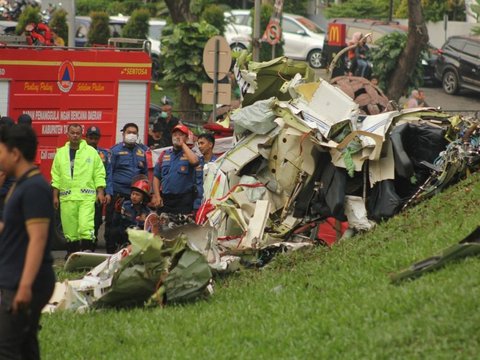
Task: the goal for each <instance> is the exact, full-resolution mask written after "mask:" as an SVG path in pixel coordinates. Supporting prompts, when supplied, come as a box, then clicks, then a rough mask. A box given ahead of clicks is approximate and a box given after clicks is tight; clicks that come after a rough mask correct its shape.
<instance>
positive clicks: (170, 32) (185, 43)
mask: <svg viewBox="0 0 480 360" xmlns="http://www.w3.org/2000/svg"><path fill="white" fill-rule="evenodd" d="M215 35H219V31H218V29H217V28H215V27H214V26H212V25H210V24H208V23H207V22H205V21H200V22H197V23H179V24H175V25H173V24H169V25H167V26H166V27H165V28H164V29H163V32H162V51H161V52H162V54H163V74H164V75H165V76H164V78H163V81H164V82H165V83H167V84H170V85H171V86H177V85H179V84H182V85H185V86H187V87H188V91H189V94H190V95H192V96H193V97H194V98H195V101H196V102H197V103H200V101H201V96H202V83H204V82H210V80H209V78H208V77H207V74H206V73H205V71H204V70H203V62H202V58H203V48H204V47H205V44H206V43H207V41H208V39H210V38H211V37H212V36H215Z"/></svg>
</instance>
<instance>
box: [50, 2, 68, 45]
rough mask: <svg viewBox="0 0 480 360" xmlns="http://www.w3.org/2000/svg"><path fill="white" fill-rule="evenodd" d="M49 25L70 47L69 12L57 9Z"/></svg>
mask: <svg viewBox="0 0 480 360" xmlns="http://www.w3.org/2000/svg"><path fill="white" fill-rule="evenodd" d="M48 25H49V26H50V28H51V29H52V30H53V31H55V33H56V34H57V36H59V37H61V38H62V39H63V41H65V44H66V45H68V44H67V43H68V24H67V11H66V10H65V9H63V8H60V9H56V10H55V11H54V12H53V15H52V19H51V20H50V22H49V23H48Z"/></svg>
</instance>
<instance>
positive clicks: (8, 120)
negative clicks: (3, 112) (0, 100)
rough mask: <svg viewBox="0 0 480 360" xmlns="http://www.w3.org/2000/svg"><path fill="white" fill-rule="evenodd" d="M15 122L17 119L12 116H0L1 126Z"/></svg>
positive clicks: (11, 124) (8, 125)
mask: <svg viewBox="0 0 480 360" xmlns="http://www.w3.org/2000/svg"><path fill="white" fill-rule="evenodd" d="M14 124H15V121H13V119H12V118H11V117H10V116H2V117H1V118H0V126H7V127H10V126H13V125H14Z"/></svg>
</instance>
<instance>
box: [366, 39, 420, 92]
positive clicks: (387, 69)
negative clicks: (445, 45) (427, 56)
mask: <svg viewBox="0 0 480 360" xmlns="http://www.w3.org/2000/svg"><path fill="white" fill-rule="evenodd" d="M375 45H377V46H378V47H376V48H373V49H372V50H371V52H372V61H373V72H374V74H375V75H376V76H377V77H378V82H379V87H380V88H381V89H382V90H383V91H385V90H386V89H387V88H388V85H389V84H388V81H389V79H390V78H391V75H392V73H393V71H394V70H395V69H396V67H397V64H398V59H399V57H400V54H401V53H402V51H403V49H404V48H405V46H406V45H407V34H406V33H403V32H392V33H391V34H388V35H385V36H383V37H381V38H380V39H379V40H377V41H376V43H375ZM422 83H423V68H422V59H421V57H419V58H418V59H417V62H416V66H415V70H414V72H413V74H412V76H411V77H410V79H409V81H408V84H407V87H408V92H410V90H411V89H418V88H419V87H420V86H421V85H422Z"/></svg>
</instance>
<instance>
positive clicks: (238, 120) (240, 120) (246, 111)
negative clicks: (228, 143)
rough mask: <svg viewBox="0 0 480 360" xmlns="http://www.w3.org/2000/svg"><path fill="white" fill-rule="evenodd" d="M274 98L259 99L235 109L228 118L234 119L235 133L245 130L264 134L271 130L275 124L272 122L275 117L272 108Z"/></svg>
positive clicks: (238, 133) (241, 132)
mask: <svg viewBox="0 0 480 360" xmlns="http://www.w3.org/2000/svg"><path fill="white" fill-rule="evenodd" d="M275 101H276V98H273V97H272V98H270V99H266V100H260V101H257V102H255V103H253V104H252V105H249V106H246V107H243V108H240V109H237V110H236V111H234V112H233V113H232V114H231V115H230V118H231V119H232V120H233V121H234V131H235V134H237V135H240V134H243V133H244V132H245V131H246V130H249V131H250V132H253V133H256V134H260V135H265V134H267V133H268V132H270V131H271V130H273V129H274V128H275V127H276V126H277V124H276V123H275V122H274V120H275V118H276V117H277V116H276V115H275V113H274V112H273V110H272V106H273V104H274V103H275Z"/></svg>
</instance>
